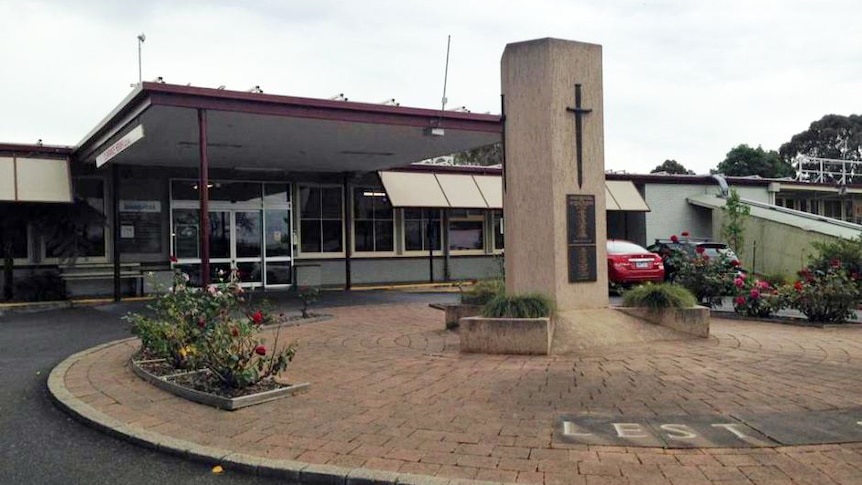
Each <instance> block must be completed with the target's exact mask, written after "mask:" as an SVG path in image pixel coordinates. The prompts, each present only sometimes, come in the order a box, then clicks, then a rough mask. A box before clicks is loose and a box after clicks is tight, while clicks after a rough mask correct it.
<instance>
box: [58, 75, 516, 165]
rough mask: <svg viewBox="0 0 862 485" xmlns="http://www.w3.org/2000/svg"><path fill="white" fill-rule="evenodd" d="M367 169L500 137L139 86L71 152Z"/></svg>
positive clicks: (425, 114)
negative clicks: (202, 146) (203, 152)
mask: <svg viewBox="0 0 862 485" xmlns="http://www.w3.org/2000/svg"><path fill="white" fill-rule="evenodd" d="M199 111H206V119H207V122H206V132H207V138H208V141H207V149H208V158H209V165H210V167H213V168H234V169H239V170H242V169H248V170H250V171H255V170H257V171H261V170H289V171H314V172H343V171H355V172H370V171H376V170H380V169H385V168H391V167H397V166H404V165H407V164H409V163H412V162H415V161H418V160H423V159H427V158H432V157H436V156H440V155H448V154H450V153H455V152H459V151H463V150H467V149H470V148H475V147H479V146H484V145H489V144H492V143H496V142H499V141H500V139H501V133H502V122H501V121H500V116H498V115H487V114H473V113H460V112H451V111H440V110H429V109H418V108H406V107H401V106H387V105H377V104H368V103H355V102H349V101H333V100H321V99H310V98H298V97H291V96H278V95H271V94H263V93H252V92H239V91H228V90H224V89H210V88H200V87H192V86H178V85H171V84H162V83H148V82H145V83H142V85H140V86H139V87H137V88H136V89H135V90H134V91H133V92H132V93H131V94H130V95H129V96H128V97H127V98H126V99H125V100H124V101H123V102H122V103H121V104H120V105H119V106H118V107H117V108H116V109H115V110H114V111H113V112H112V113H111V114H110V115H109V116H108V117H107V118H106V119H105V120H104V121H102V122H101V123H100V124H99V125H98V126H97V127H96V128H95V129H94V130H93V131H92V132H91V133H90V134H88V135H87V136H86V137H85V138H84V140H82V141H81V143H80V144H79V146H78V148H77V149H76V150H75V153H74V157H75V159H77V160H78V161H80V162H84V163H95V162H96V161H97V159H98V161H99V162H100V163H99V164H101V163H102V162H108V163H118V164H135V165H152V166H176V167H194V166H197V165H198V164H199V162H200V154H199V139H200V136H199V135H200V133H199V125H198V123H199V122H198V116H199Z"/></svg>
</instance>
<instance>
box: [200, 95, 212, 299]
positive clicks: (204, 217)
mask: <svg viewBox="0 0 862 485" xmlns="http://www.w3.org/2000/svg"><path fill="white" fill-rule="evenodd" d="M207 143H208V142H207V111H206V110H205V109H199V110H198V146H199V148H200V163H201V164H200V181H199V182H198V187H199V190H200V202H201V216H200V221H201V230H200V231H199V234H200V238H201V240H200V246H201V286H202V287H206V286H207V285H209V284H210V212H209V208H210V207H209V206H210V198H209V157H208V154H207Z"/></svg>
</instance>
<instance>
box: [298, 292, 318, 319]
mask: <svg viewBox="0 0 862 485" xmlns="http://www.w3.org/2000/svg"><path fill="white" fill-rule="evenodd" d="M297 295H298V296H299V299H300V300H302V318H309V317H310V316H311V315H309V313H308V307H309V306H311V304H312V303H316V302H318V301H320V288H318V287H316V286H304V287H301V288H300V289H299V292H298V293H297Z"/></svg>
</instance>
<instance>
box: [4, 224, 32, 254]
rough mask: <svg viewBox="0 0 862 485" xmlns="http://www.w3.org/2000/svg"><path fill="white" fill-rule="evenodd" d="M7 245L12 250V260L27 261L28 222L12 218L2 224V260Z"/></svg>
mask: <svg viewBox="0 0 862 485" xmlns="http://www.w3.org/2000/svg"><path fill="white" fill-rule="evenodd" d="M6 243H9V245H10V247H11V249H12V259H27V221H25V220H23V219H18V220H14V219H11V218H10V220H7V221H2V222H0V259H2V258H3V257H4V256H5V254H4V253H5V250H4V247H3V245H5V244H6Z"/></svg>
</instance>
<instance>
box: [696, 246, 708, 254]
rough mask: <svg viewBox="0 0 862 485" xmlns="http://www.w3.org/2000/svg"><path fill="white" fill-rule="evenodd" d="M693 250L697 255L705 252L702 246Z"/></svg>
mask: <svg viewBox="0 0 862 485" xmlns="http://www.w3.org/2000/svg"><path fill="white" fill-rule="evenodd" d="M694 250H695V251H697V254H703V252H704V251H705V249H704V248H703V246H698V247H696V248H695V249H694Z"/></svg>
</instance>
